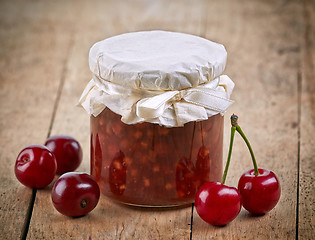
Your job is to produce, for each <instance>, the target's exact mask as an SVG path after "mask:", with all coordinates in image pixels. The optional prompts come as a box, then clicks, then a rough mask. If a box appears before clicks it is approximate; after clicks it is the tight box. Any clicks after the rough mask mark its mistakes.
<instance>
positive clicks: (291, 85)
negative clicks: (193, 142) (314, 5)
mask: <svg viewBox="0 0 315 240" xmlns="http://www.w3.org/2000/svg"><path fill="white" fill-rule="evenodd" d="M243 3H244V4H242V5H241V4H238V3H237V2H230V1H216V2H214V3H213V2H211V4H209V7H208V14H207V16H208V21H207V28H206V30H207V32H206V37H207V38H209V39H213V38H214V39H215V40H217V41H218V42H222V43H223V44H224V45H225V46H227V50H228V53H229V55H228V63H227V69H226V73H227V74H228V75H229V76H230V77H231V78H232V79H233V80H234V81H235V83H236V87H235V90H234V93H233V98H234V99H235V101H236V102H235V104H234V105H233V106H232V107H231V108H230V109H229V110H228V113H227V114H226V118H225V120H226V125H225V126H227V127H226V129H225V141H224V143H225V147H224V149H225V150H224V152H225V153H227V152H228V139H229V137H228V136H229V135H230V123H229V121H230V120H229V116H230V115H231V114H232V113H235V114H237V115H239V124H240V126H241V127H242V129H243V131H244V132H245V134H246V135H247V137H248V138H249V140H250V141H251V144H252V146H253V149H254V152H255V156H256V159H257V161H258V165H259V166H260V167H264V168H267V169H271V170H273V171H274V172H275V173H276V174H277V176H278V177H279V180H280V182H281V186H282V197H281V199H280V202H279V203H278V205H277V207H276V208H275V209H274V210H273V211H271V212H270V213H268V214H266V215H265V216H262V217H253V216H251V215H250V214H248V213H247V212H246V210H244V209H243V210H242V211H241V213H240V215H239V216H238V217H237V218H236V219H235V220H234V221H233V222H232V223H230V224H228V225H227V226H226V227H223V228H216V227H212V226H209V225H207V224H206V223H204V222H203V221H202V220H201V219H200V218H199V216H198V215H197V214H196V211H194V218H193V219H194V221H193V239H247V238H248V239H293V238H295V224H296V189H297V161H298V149H297V140H298V136H297V123H298V101H297V95H298V94H297V93H298V90H297V73H298V71H299V61H300V58H299V56H300V55H299V51H298V50H297V51H296V50H295V49H299V48H300V46H299V44H300V38H299V34H298V32H300V29H299V27H300V24H301V22H300V16H301V6H300V5H299V4H296V3H290V4H287V5H282V3H281V2H280V1H277V2H275V1H272V2H271V1H245V2H243ZM219 9H222V11H219ZM218 12H219V14H220V16H221V17H222V19H224V21H223V24H222V25H221V26H219V25H218V24H214V23H215V22H216V20H217V19H218V17H219V15H218ZM213 25H216V26H217V27H215V28H212V27H210V26H213ZM293 29H294V30H293ZM291 48H293V49H294V51H292V50H291ZM225 156H226V155H225ZM249 168H252V162H251V158H250V154H249V152H248V149H247V148H246V145H245V144H244V142H243V140H242V139H241V138H240V136H239V135H237V136H236V138H235V144H234V149H233V154H232V160H231V166H230V171H229V174H228V177H227V184H229V185H232V186H237V182H238V179H239V177H240V176H241V174H242V173H243V172H244V171H246V170H247V169H249ZM254 236H255V237H254Z"/></svg>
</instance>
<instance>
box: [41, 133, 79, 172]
mask: <svg viewBox="0 0 315 240" xmlns="http://www.w3.org/2000/svg"><path fill="white" fill-rule="evenodd" d="M45 145H46V147H48V148H49V149H50V151H51V152H52V153H53V154H54V155H55V157H56V160H57V172H56V173H57V174H58V175H61V174H63V173H65V172H71V171H74V170H76V169H77V168H78V167H79V165H80V163H81V161H82V149H81V146H80V144H79V142H78V141H77V140H75V139H74V138H73V137H71V136H67V135H55V136H52V137H49V138H48V139H47V140H46V142H45Z"/></svg>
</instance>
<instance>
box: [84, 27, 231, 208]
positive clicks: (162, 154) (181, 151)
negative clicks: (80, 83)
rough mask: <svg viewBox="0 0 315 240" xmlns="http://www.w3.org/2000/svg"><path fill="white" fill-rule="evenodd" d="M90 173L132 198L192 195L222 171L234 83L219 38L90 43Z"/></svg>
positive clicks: (164, 201) (104, 187)
mask: <svg viewBox="0 0 315 240" xmlns="http://www.w3.org/2000/svg"><path fill="white" fill-rule="evenodd" d="M89 60H90V69H91V71H92V73H93V78H92V80H91V81H90V82H89V83H88V85H87V86H86V88H85V90H84V92H83V94H82V96H81V99H80V103H81V105H82V106H83V107H84V109H85V110H86V111H87V112H88V113H89V114H90V115H91V117H90V121H91V175H92V176H93V177H94V178H95V179H96V181H97V182H98V184H99V186H100V189H101V192H102V193H103V194H104V195H105V196H107V197H109V198H111V199H113V200H116V201H119V202H121V203H125V204H129V205H137V206H152V207H157V206H158V207H166V206H178V205H185V204H189V203H191V202H193V200H194V196H195V193H196V192H197V189H198V187H199V186H200V185H201V184H203V183H204V182H207V181H220V180H221V177H222V147H223V114H224V112H225V111H226V109H227V108H228V107H229V106H230V105H231V104H232V101H231V100H230V99H229V98H230V94H231V92H232V90H233V87H234V83H233V82H232V80H230V78H229V77H227V76H226V75H222V72H223V70H224V68H225V62H226V51H225V49H224V47H223V46H222V45H220V44H217V43H214V42H211V41H209V40H206V39H203V38H200V37H197V36H193V35H189V34H183V33H174V32H165V31H146V32H136V33H127V34H122V35H118V36H115V37H111V38H108V39H105V40H103V41H100V42H98V43H96V44H95V45H94V46H93V47H92V48H91V50H90V56H89Z"/></svg>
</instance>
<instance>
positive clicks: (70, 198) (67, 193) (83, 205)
mask: <svg viewBox="0 0 315 240" xmlns="http://www.w3.org/2000/svg"><path fill="white" fill-rule="evenodd" d="M51 198H52V202H53V204H54V206H55V208H56V209H57V211H58V212H60V213H62V214H64V215H66V216H69V217H79V216H83V215H85V214H87V213H89V212H90V211H92V210H93V209H94V208H95V207H96V205H97V203H98V200H99V198H100V189H99V186H98V185H97V183H96V182H95V181H94V179H93V178H92V177H91V176H90V175H88V174H86V173H81V172H68V173H65V174H63V175H61V176H60V177H59V178H58V179H57V181H56V182H55V183H54V185H53V188H52V192H51Z"/></svg>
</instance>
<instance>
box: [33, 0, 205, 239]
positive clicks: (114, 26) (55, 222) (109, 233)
mask: <svg viewBox="0 0 315 240" xmlns="http://www.w3.org/2000/svg"><path fill="white" fill-rule="evenodd" d="M61 3H62V2H60V4H61ZM76 3H77V8H76V14H77V15H80V19H77V22H76V23H74V22H72V23H71V25H72V26H73V28H74V31H75V34H74V42H73V44H72V46H71V50H70V57H69V61H68V62H67V63H66V78H65V83H64V87H63V90H62V95H61V98H60V103H59V105H58V109H57V113H56V118H55V121H54V123H53V128H52V134H56V133H66V134H70V135H73V136H74V137H76V138H77V139H78V140H79V141H80V143H81V144H82V147H83V152H84V160H83V163H82V165H81V166H80V168H79V169H78V170H79V171H87V172H89V136H90V131H89V117H88V115H87V114H86V113H85V112H84V110H82V109H80V108H76V107H75V104H76V103H77V101H78V98H79V96H80V94H81V92H82V90H83V89H84V87H85V85H86V83H87V82H88V81H89V79H90V77H91V73H90V72H89V69H88V61H87V60H88V50H89V48H90V47H91V45H92V44H93V43H94V42H96V41H98V40H101V39H103V38H106V37H109V36H112V35H116V34H119V33H123V32H129V31H137V30H146V29H163V30H173V31H181V32H188V33H193V34H197V35H199V34H200V32H201V31H202V30H201V29H202V14H203V12H204V10H203V9H204V2H203V1H198V4H196V1H188V0H185V1H171V2H169V1H124V2H120V1H89V2H86V1H80V2H77V1H76ZM95 6H97V7H95ZM58 23H59V22H58V21H56V24H58ZM57 26H58V25H57ZM190 220H191V208H189V207H188V208H183V209H172V210H168V211H156V210H152V209H151V210H150V211H149V210H146V209H134V208H129V207H124V206H121V205H118V204H115V203H112V202H111V201H109V200H107V199H105V198H102V199H101V200H100V203H99V205H98V206H97V208H96V209H95V210H94V211H93V212H91V213H90V214H89V215H87V216H85V217H83V218H78V219H71V218H68V217H65V216H62V215H60V214H59V213H58V212H57V211H56V210H55V209H54V208H53V206H52V204H51V199H50V191H49V190H47V191H38V193H37V197H36V201H35V206H34V211H33V216H32V219H31V224H30V230H29V235H28V239H69V238H70V239H78V238H79V239H89V238H91V239H189V236H190V225H189V224H190Z"/></svg>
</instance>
